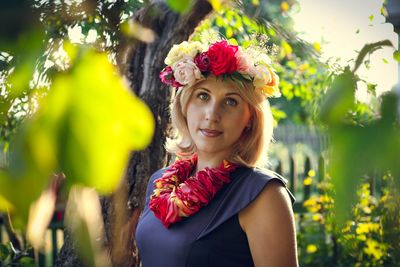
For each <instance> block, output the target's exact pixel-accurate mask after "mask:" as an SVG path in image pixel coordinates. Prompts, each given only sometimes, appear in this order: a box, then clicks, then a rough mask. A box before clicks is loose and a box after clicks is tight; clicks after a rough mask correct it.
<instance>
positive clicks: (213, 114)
mask: <svg viewBox="0 0 400 267" xmlns="http://www.w3.org/2000/svg"><path fill="white" fill-rule="evenodd" d="M220 119H221V114H220V110H219V106H218V104H217V103H212V102H210V103H209V105H207V109H206V120H207V121H212V122H218V121H219V120H220Z"/></svg>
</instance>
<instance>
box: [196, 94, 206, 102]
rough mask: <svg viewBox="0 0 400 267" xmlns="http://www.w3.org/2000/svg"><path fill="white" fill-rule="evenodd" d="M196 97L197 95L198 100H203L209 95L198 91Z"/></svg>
mask: <svg viewBox="0 0 400 267" xmlns="http://www.w3.org/2000/svg"><path fill="white" fill-rule="evenodd" d="M197 97H198V98H199V99H200V100H203V101H205V100H208V98H209V95H208V94H206V93H199V94H198V95H197Z"/></svg>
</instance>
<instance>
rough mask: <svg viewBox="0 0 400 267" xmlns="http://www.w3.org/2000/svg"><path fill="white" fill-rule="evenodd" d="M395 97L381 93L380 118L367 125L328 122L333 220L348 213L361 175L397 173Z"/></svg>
mask: <svg viewBox="0 0 400 267" xmlns="http://www.w3.org/2000/svg"><path fill="white" fill-rule="evenodd" d="M398 105H399V100H398V98H397V96H396V94H395V93H388V94H386V95H384V96H383V99H382V106H381V118H380V119H378V120H376V121H373V122H371V123H370V124H369V125H365V126H363V127H361V126H354V125H345V124H342V125H331V128H330V132H331V140H332V151H333V153H332V164H331V167H330V169H331V173H332V180H333V184H334V185H335V190H336V196H335V203H336V205H335V208H336V216H337V221H338V222H339V223H340V224H342V223H344V222H345V221H346V219H347V218H348V216H349V215H350V209H349V206H350V205H351V204H353V203H354V201H355V194H354V192H355V190H356V187H357V185H358V183H359V182H360V179H359V178H361V177H362V176H363V175H366V174H369V173H373V172H376V171H377V170H385V171H390V172H392V173H393V174H394V175H395V177H398V175H400V165H399V164H398V162H399V161H398V159H399V158H398V151H400V123H399V118H398V115H397V114H398V113H397V106H398Z"/></svg>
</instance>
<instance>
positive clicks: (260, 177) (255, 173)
mask: <svg viewBox="0 0 400 267" xmlns="http://www.w3.org/2000/svg"><path fill="white" fill-rule="evenodd" d="M247 169H248V171H247V172H245V173H246V174H245V175H243V176H242V184H243V185H242V186H246V187H247V186H248V187H252V188H258V191H259V193H260V192H261V191H263V189H264V188H265V187H267V186H269V185H270V184H275V183H278V184H280V185H281V186H282V187H284V188H285V189H286V191H287V192H288V194H289V196H290V199H291V201H292V203H294V201H295V198H294V196H293V195H292V193H291V192H290V191H289V189H288V180H287V179H285V178H284V177H283V176H282V175H280V174H278V173H276V172H274V171H272V170H269V169H266V168H260V167H254V168H247Z"/></svg>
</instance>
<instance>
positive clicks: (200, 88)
mask: <svg viewBox="0 0 400 267" xmlns="http://www.w3.org/2000/svg"><path fill="white" fill-rule="evenodd" d="M194 90H195V91H197V90H204V91H207V92H209V93H210V92H211V91H210V90H208V89H207V88H204V87H197V88H196V89H194Z"/></svg>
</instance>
